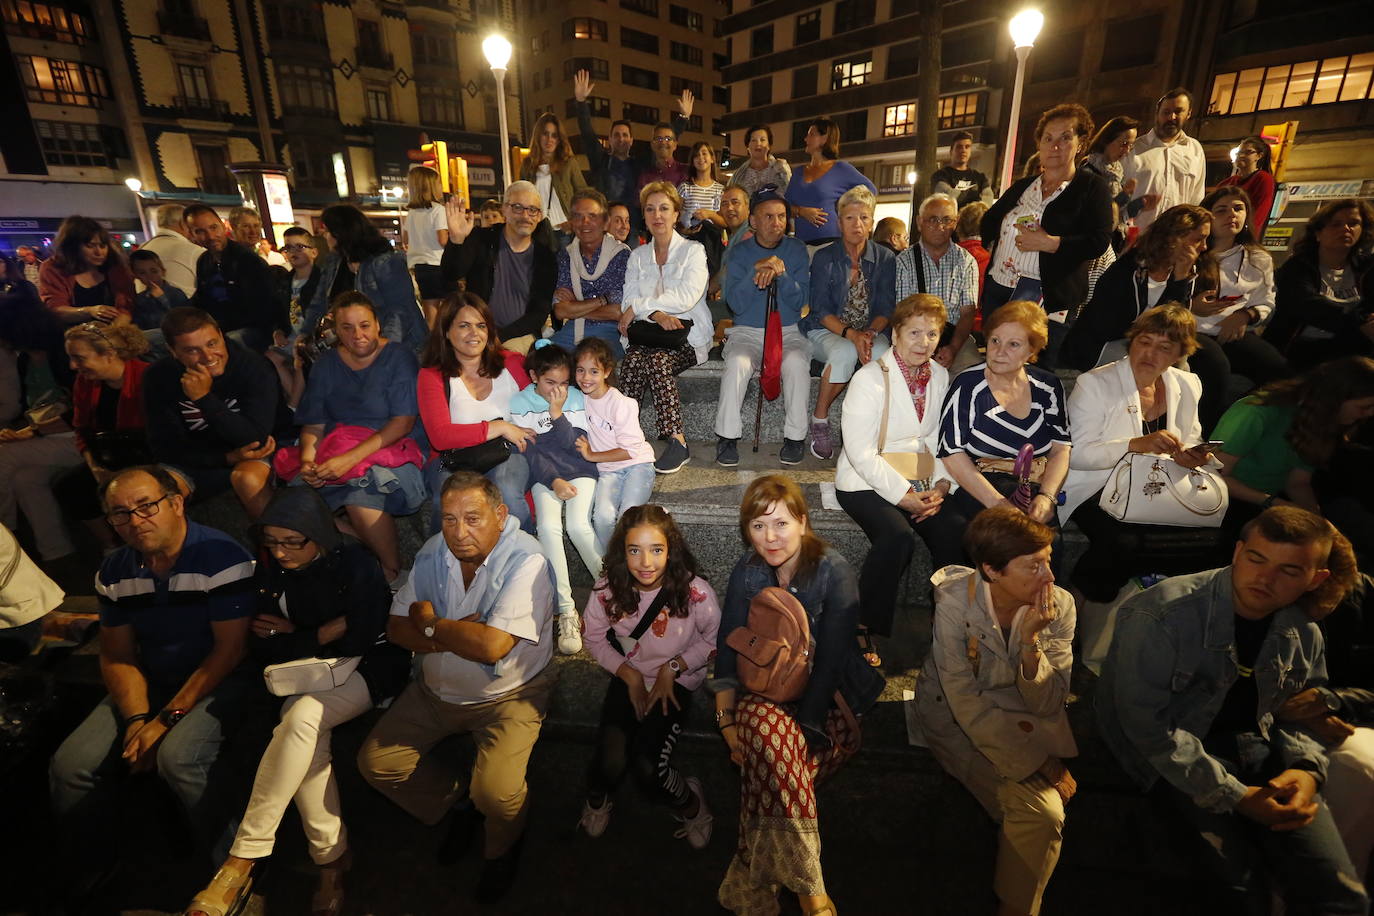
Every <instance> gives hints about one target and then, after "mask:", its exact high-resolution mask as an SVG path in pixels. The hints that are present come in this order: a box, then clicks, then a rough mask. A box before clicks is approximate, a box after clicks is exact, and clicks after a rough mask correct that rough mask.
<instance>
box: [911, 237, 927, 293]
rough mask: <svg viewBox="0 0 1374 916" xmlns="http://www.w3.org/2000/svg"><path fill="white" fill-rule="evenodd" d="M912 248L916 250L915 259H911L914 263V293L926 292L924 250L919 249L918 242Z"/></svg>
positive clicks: (919, 244)
mask: <svg viewBox="0 0 1374 916" xmlns="http://www.w3.org/2000/svg"><path fill="white" fill-rule="evenodd" d="M912 247H913V248H915V249H916V252H915V253H916V257H914V258H912V259H911V260H913V261H915V262H916V291H917V292H918V293H924V292H925V291H926V264H925V261H926V250H925V249H924V248H922V247H921V242H920V241H919V240H917V242H916V244H915V245H913V246H912Z"/></svg>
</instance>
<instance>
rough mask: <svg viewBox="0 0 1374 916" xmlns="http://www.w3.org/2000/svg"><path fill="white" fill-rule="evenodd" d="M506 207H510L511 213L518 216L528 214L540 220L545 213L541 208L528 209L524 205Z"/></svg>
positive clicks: (508, 205)
mask: <svg viewBox="0 0 1374 916" xmlns="http://www.w3.org/2000/svg"><path fill="white" fill-rule="evenodd" d="M506 206H507V207H510V212H512V213H514V214H515V215H516V216H524V215H525V214H527V213H528V214H529V215H530V216H532V217H534V218H535V219H539V217H540V216H541V215H542V214H543V213H544V211H543V210H542V209H541V208H539V207H527V206H525V205H524V204H506Z"/></svg>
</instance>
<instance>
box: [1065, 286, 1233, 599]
mask: <svg viewBox="0 0 1374 916" xmlns="http://www.w3.org/2000/svg"><path fill="white" fill-rule="evenodd" d="M1195 329H1196V322H1195V321H1194V318H1193V315H1192V312H1190V311H1189V310H1188V309H1186V308H1184V307H1183V306H1181V305H1177V304H1166V305H1158V306H1155V307H1154V308H1152V309H1148V310H1146V311H1144V312H1142V313H1141V314H1140V316H1139V317H1138V318H1136V320H1135V322H1134V323H1133V324H1132V325H1131V328H1130V330H1129V331H1127V338H1126V339H1127V342H1128V347H1129V349H1128V352H1127V355H1126V357H1125V358H1124V359H1119V360H1117V361H1116V362H1114V363H1108V364H1107V365H1105V366H1098V367H1097V368H1096V369H1094V370H1092V371H1091V372H1085V373H1084V374H1083V375H1080V376H1079V377H1078V381H1077V382H1076V383H1075V384H1074V388H1073V393H1072V394H1071V395H1070V396H1069V423H1070V424H1071V425H1072V427H1073V453H1072V454H1071V455H1070V456H1069V476H1068V478H1067V479H1066V480H1065V481H1064V494H1065V496H1064V509H1063V513H1064V514H1063V517H1064V518H1068V517H1070V516H1072V518H1073V520H1074V522H1075V523H1077V525H1078V527H1079V529H1080V530H1082V532H1083V533H1084V534H1085V535H1086V536H1087V538H1088V550H1087V552H1086V553H1084V555H1083V557H1082V558H1081V559H1079V561H1078V563H1077V565H1075V567H1074V572H1073V584H1074V587H1076V588H1078V589H1079V590H1081V591H1082V592H1083V595H1084V596H1085V597H1086V598H1087V599H1088V600H1089V601H1098V602H1107V601H1111V600H1112V599H1113V598H1115V597H1116V594H1117V593H1118V592H1119V591H1120V590H1121V587H1122V586H1123V585H1125V584H1126V582H1127V580H1129V579H1130V577H1131V576H1133V575H1139V574H1145V573H1166V574H1175V573H1182V572H1187V571H1190V570H1193V569H1200V568H1203V567H1202V566H1201V565H1199V563H1200V562H1202V561H1201V560H1199V559H1198V558H1196V557H1192V558H1191V559H1190V557H1183V556H1180V557H1178V558H1176V559H1174V560H1172V561H1171V558H1170V557H1169V556H1166V555H1162V554H1160V553H1159V552H1158V551H1153V550H1150V549H1147V544H1146V543H1145V542H1144V539H1143V537H1142V535H1143V534H1145V533H1146V532H1142V531H1141V530H1139V529H1141V528H1149V529H1150V531H1149V532H1148V533H1149V534H1151V535H1152V536H1151V538H1150V539H1149V541H1150V543H1151V544H1162V543H1168V542H1169V537H1168V532H1169V531H1171V530H1173V529H1170V528H1168V527H1166V526H1159V525H1149V526H1141V525H1130V524H1126V523H1124V522H1120V521H1117V520H1116V519H1115V518H1112V517H1111V516H1110V515H1108V514H1107V513H1106V512H1103V511H1102V509H1101V508H1100V507H1099V506H1098V498H1099V494H1100V493H1101V492H1102V488H1103V487H1105V486H1106V485H1107V481H1108V477H1109V476H1110V475H1111V472H1112V469H1113V468H1114V467H1116V463H1117V461H1119V460H1120V459H1121V457H1122V456H1123V455H1125V454H1127V453H1128V452H1137V453H1141V454H1159V455H1168V456H1170V457H1171V458H1172V459H1173V460H1174V461H1177V462H1178V463H1179V464H1181V465H1183V466H1185V467H1190V468H1191V467H1197V466H1199V465H1201V464H1205V463H1206V462H1207V460H1208V459H1209V458H1210V455H1209V454H1208V452H1207V449H1206V447H1205V443H1203V440H1202V423H1201V421H1200V419H1199V416H1198V402H1199V400H1200V399H1201V397H1202V382H1201V381H1200V380H1199V379H1198V377H1197V376H1196V375H1193V374H1192V373H1191V372H1185V371H1183V370H1182V369H1178V368H1176V367H1175V365H1174V364H1175V363H1177V362H1178V361H1179V360H1181V359H1184V358H1186V357H1187V356H1189V355H1190V354H1192V353H1193V351H1194V350H1196V349H1197V339H1196V331H1195ZM1194 446H1202V447H1200V448H1194ZM1186 531H1187V533H1189V534H1194V533H1195V532H1196V531H1197V529H1191V528H1190V529H1186ZM1190 545H1191V546H1190V548H1189V554H1190V556H1191V555H1192V554H1195V552H1196V551H1195V545H1196V541H1195V539H1192V540H1191V541H1190ZM1173 563H1181V564H1183V565H1181V566H1178V568H1170V567H1171V565H1172V564H1173Z"/></svg>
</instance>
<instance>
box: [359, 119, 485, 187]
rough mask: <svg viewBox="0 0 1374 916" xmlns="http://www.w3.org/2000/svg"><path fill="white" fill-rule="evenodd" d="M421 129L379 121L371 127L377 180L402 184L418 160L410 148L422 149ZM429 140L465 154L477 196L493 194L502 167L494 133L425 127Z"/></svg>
mask: <svg viewBox="0 0 1374 916" xmlns="http://www.w3.org/2000/svg"><path fill="white" fill-rule="evenodd" d="M421 133H422V131H421V130H420V129H419V128H418V127H400V126H395V127H392V126H387V125H376V126H374V127H373V128H372V136H373V160H374V165H375V166H376V169H377V180H378V181H379V182H381V184H383V185H394V184H400V185H403V184H405V183H406V177H407V176H408V175H409V174H410V168H411V166H412V165H414V164H415V161H414V160H413V159H412V158H411V156H410V151H411V150H419V148H420V144H421V143H422V142H425V141H424V140H422V139H421ZM423 133H424V134H425V137H426V139H428V140H431V141H432V140H442V141H444V142H445V143H447V144H448V155H450V156H462V157H463V158H464V159H466V160H467V163H468V183H469V185H470V186H471V188H472V195H473V197H474V198H484V197H494V196H496V194H497V193H499V192H498V188H497V182H498V178H497V176H498V175H499V173H500V171H501V168H500V166H501V145H500V142H499V141H498V140H497V137H496V135H495V134H474V133H468V132H466V131H434V130H430V131H424V132H423Z"/></svg>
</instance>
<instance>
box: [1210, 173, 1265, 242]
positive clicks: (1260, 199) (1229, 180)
mask: <svg viewBox="0 0 1374 916" xmlns="http://www.w3.org/2000/svg"><path fill="white" fill-rule="evenodd" d="M1228 185H1235V186H1237V187H1239V188H1240V189H1242V190H1243V191H1245V193H1246V194H1248V195H1250V205H1251V207H1250V209H1251V213H1250V231H1251V232H1253V233H1254V234H1255V241H1257V242H1258V241H1260V240H1261V239H1263V238H1264V224H1265V223H1267V222H1269V211H1271V210H1273V209H1274V176H1273V175H1272V174H1270V173H1269V172H1266V171H1264V170H1263V169H1256V170H1255V171H1253V172H1251V173H1250V177H1249V178H1241V177H1240V176H1239V175H1229V176H1227V177H1226V178H1223V179H1222V180H1221V182H1220V183H1219V184H1218V185H1217V187H1219V188H1224V187H1227V186H1228Z"/></svg>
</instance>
